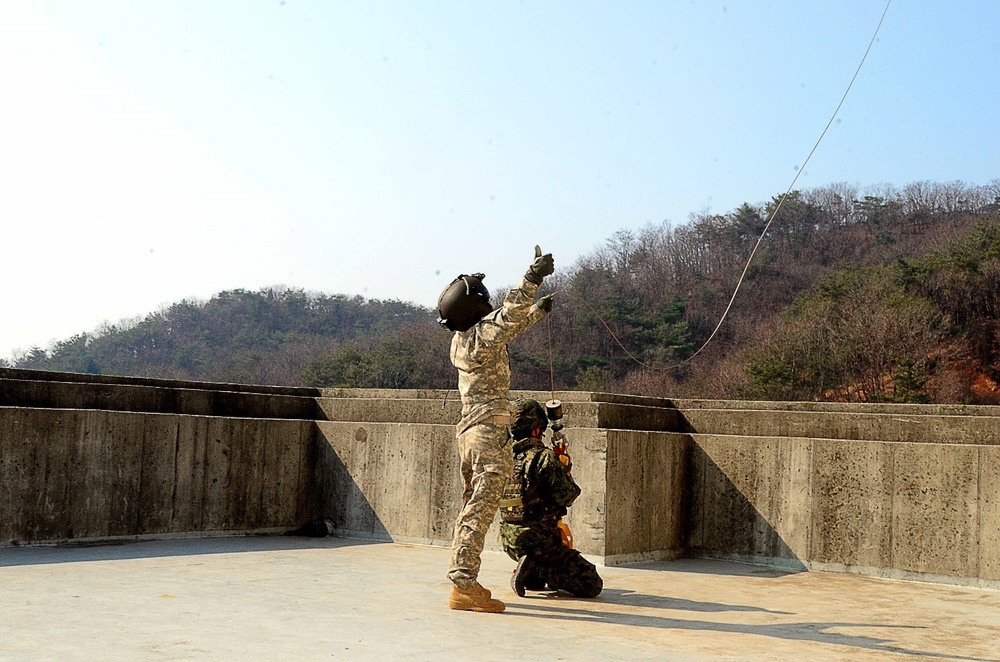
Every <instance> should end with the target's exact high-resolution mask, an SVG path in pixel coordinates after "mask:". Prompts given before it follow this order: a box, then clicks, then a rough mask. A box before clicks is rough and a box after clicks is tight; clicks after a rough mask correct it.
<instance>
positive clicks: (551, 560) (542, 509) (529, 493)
mask: <svg viewBox="0 0 1000 662" xmlns="http://www.w3.org/2000/svg"><path fill="white" fill-rule="evenodd" d="M513 451H514V469H513V473H512V478H511V480H510V482H509V483H508V484H507V488H506V489H505V490H504V494H503V498H502V499H501V502H500V518H501V522H502V523H501V524H500V535H501V538H502V539H503V547H504V551H506V552H507V555H508V556H510V557H511V558H512V559H514V560H515V561H517V560H518V559H520V558H521V557H522V556H527V557H528V558H529V559H530V560H531V561H532V562H533V570H532V572H531V576H530V577H527V578H525V587H526V588H529V589H533V590H541V589H542V588H544V587H545V585H546V584H547V585H548V588H549V589H550V590H553V591H555V590H559V589H562V590H564V591H568V592H569V593H572V594H573V595H576V596H579V597H582V598H593V597H596V596H597V595H598V594H599V593H600V592H601V590H602V589H603V588H604V580H602V579H601V576H600V575H598V574H597V568H596V567H595V566H594V564H593V563H591V562H590V561H588V560H587V559H585V558H583V555H582V554H580V552H578V551H577V550H575V549H570V548H569V547H567V546H566V545H564V544H563V542H562V538H561V537H560V535H559V529H558V528H557V526H556V525H557V524H558V522H559V519H560V518H561V517H563V516H564V515H565V514H566V508H567V506H569V505H571V504H572V503H573V502H574V501H575V500H576V498H577V497H578V496H580V487H579V486H578V485H577V484H576V483H575V482H573V479H572V478H571V477H570V475H569V474H568V473H567V470H566V469H565V468H564V467H563V464H562V462H560V461H559V457H558V456H557V455H556V454H555V453H554V452H553V451H552V450H551V449H550V448H547V447H546V446H545V444H544V443H543V442H542V440H541V438H537V437H535V438H533V437H528V438H526V439H519V440H517V441H515V442H514V447H513Z"/></svg>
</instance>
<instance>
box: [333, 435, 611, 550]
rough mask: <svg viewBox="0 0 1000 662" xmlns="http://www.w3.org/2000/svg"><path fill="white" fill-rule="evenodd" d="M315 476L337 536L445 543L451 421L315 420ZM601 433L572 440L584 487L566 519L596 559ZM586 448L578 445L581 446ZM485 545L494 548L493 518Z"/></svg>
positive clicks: (453, 482)
mask: <svg viewBox="0 0 1000 662" xmlns="http://www.w3.org/2000/svg"><path fill="white" fill-rule="evenodd" d="M317 426H318V428H319V432H318V439H317V440H318V445H319V448H318V451H317V469H316V476H317V482H318V485H319V492H320V495H321V496H320V499H321V503H322V505H321V510H322V512H323V513H324V514H325V515H326V516H329V517H331V518H332V519H333V521H334V525H335V526H336V529H337V532H338V534H340V535H345V536H352V537H362V538H374V539H379V540H395V541H397V542H413V543H422V544H431V545H444V546H447V545H450V544H451V538H452V527H453V525H454V523H455V518H456V517H457V516H458V513H459V510H460V509H461V507H462V491H463V486H462V481H461V476H460V472H459V458H458V452H457V450H456V446H455V426H454V425H427V424H400V423H382V422H366V423H355V422H335V421H320V422H319V423H318V424H317ZM605 436H606V435H605V433H604V432H602V431H598V430H589V431H584V433H583V434H579V435H577V436H575V437H574V438H573V440H572V443H573V445H574V449H578V451H579V452H575V453H574V464H573V473H574V476H575V477H576V479H577V480H578V481H580V482H581V483H582V484H584V485H586V486H587V488H586V490H585V491H584V494H583V495H582V496H581V497H580V498H579V499H578V501H577V504H575V505H574V506H573V507H572V508H571V509H570V513H569V515H568V516H567V518H566V522H567V523H568V524H569V525H570V528H571V529H572V530H573V532H574V537H575V538H576V540H577V543H578V544H577V548H578V549H580V550H581V551H582V552H584V553H585V554H588V555H592V556H595V557H597V558H598V559H603V557H604V533H605V517H604V513H605V505H604V498H605V494H604V474H605V468H604V452H603V447H604V445H605V443H606V442H605ZM584 448H586V451H584ZM486 544H487V547H488V548H490V549H501V543H500V536H499V519H498V520H497V521H495V522H494V523H493V526H491V527H490V530H489V532H488V533H487V539H486Z"/></svg>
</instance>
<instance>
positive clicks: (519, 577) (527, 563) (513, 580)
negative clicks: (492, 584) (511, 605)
mask: <svg viewBox="0 0 1000 662" xmlns="http://www.w3.org/2000/svg"><path fill="white" fill-rule="evenodd" d="M534 570H535V562H534V561H532V560H531V559H529V558H528V557H527V556H522V557H521V558H520V559H519V560H518V562H517V567H516V568H514V574H513V575H511V576H510V587H511V588H512V589H514V592H515V593H517V595H518V597H521V598H523V597H524V589H525V588H526V585H527V584H528V583H529V582H531V581H532V580H533V579H534V577H532V575H533V574H534Z"/></svg>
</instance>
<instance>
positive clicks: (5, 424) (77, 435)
mask: <svg viewBox="0 0 1000 662" xmlns="http://www.w3.org/2000/svg"><path fill="white" fill-rule="evenodd" d="M313 427H314V424H313V422H311V421H296V420H281V419H245V418H219V417H208V416H183V415H172V414H148V413H132V412H118V411H97V410H72V409H25V408H20V407H0V476H2V477H3V480H2V481H0V544H11V542H12V541H17V542H25V541H27V542H31V541H58V540H69V539H92V538H94V539H107V538H119V537H130V536H137V535H145V534H172V533H184V532H191V531H230V530H239V531H242V530H274V529H282V530H284V529H288V528H292V527H295V526H298V525H299V524H301V523H302V522H303V521H305V520H306V519H308V518H310V517H312V516H313V514H314V510H313V509H314V507H315V504H314V499H313V484H312V480H311V478H312V473H311V470H312V466H313V464H314V459H313V457H312V450H313V446H314V445H313Z"/></svg>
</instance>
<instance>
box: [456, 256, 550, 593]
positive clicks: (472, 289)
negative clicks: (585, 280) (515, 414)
mask: <svg viewBox="0 0 1000 662" xmlns="http://www.w3.org/2000/svg"><path fill="white" fill-rule="evenodd" d="M554 270H555V267H554V263H553V261H552V254H551V253H547V254H545V255H542V250H541V249H540V248H539V247H538V246H535V260H534V262H533V263H532V264H531V266H530V267H529V268H528V271H527V273H526V274H525V275H524V278H523V279H522V280H521V284H520V285H518V286H517V287H516V288H514V289H512V290H511V291H510V292H509V293H508V294H507V298H506V299H504V302H503V306H501V307H500V308H498V309H496V310H493V305H492V304H491V303H490V293H489V291H488V290H487V289H486V287H485V286H484V285H483V279H484V278H485V276H484V275H483V274H473V275H471V276H468V275H462V276H459V277H458V278H456V279H455V280H454V281H452V282H451V284H450V285H449V286H448V287H447V288H445V290H444V292H442V293H441V297H440V298H439V299H438V312H439V313H440V314H441V319H439V320H438V321H439V322H440V323H441V324H442V325H443V326H444V327H445V328H447V329H448V330H449V331H454V332H455V335H454V337H453V338H452V341H451V362H452V363H453V364H454V365H455V367H456V368H458V390H459V393H460V394H461V396H462V419H461V420H460V421H459V423H458V427H457V435H458V452H459V456H460V459H461V471H462V480H463V482H464V484H465V492H464V494H463V500H464V503H465V506H464V507H463V508H462V512H460V513H459V515H458V519H457V520H456V521H455V533H454V540H453V542H452V547H451V567H450V569H449V570H448V578H449V579H451V581H452V583H453V584H454V586H452V589H451V596H450V598H449V600H448V606H449V607H450V608H452V609H461V610H466V611H482V612H501V611H503V610H504V603H503V602H501V601H500V600H495V599H493V598H492V596H491V594H490V592H489V591H488V590H487V589H485V588H483V587H482V586H481V585H480V584H479V581H478V577H479V566H480V556H481V554H482V551H483V545H484V543H485V539H486V531H487V529H489V527H490V523H491V522H492V521H493V518H494V517H495V516H496V512H497V507H498V505H499V502H500V493H501V492H502V491H503V488H504V484H505V483H506V482H507V478H508V476H510V472H511V466H512V462H513V456H512V455H511V447H510V430H509V428H508V425H509V423H510V399H509V391H510V358H509V356H508V355H507V343H508V342H510V341H512V340H513V339H514V338H516V337H517V336H518V335H520V334H521V333H522V332H524V331H525V330H526V329H527V328H528V327H529V326H531V325H532V324H534V323H535V322H537V321H538V320H540V319H542V318H543V317H545V315H547V314H548V313H550V312H551V311H552V295H551V294H550V295H548V296H545V297H542V298H541V299H539V300H538V302H537V303H534V299H535V293H536V292H537V291H538V287H539V286H540V285H541V284H542V279H543V278H545V276H548V275H549V274H551V273H552V272H553V271H554Z"/></svg>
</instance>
